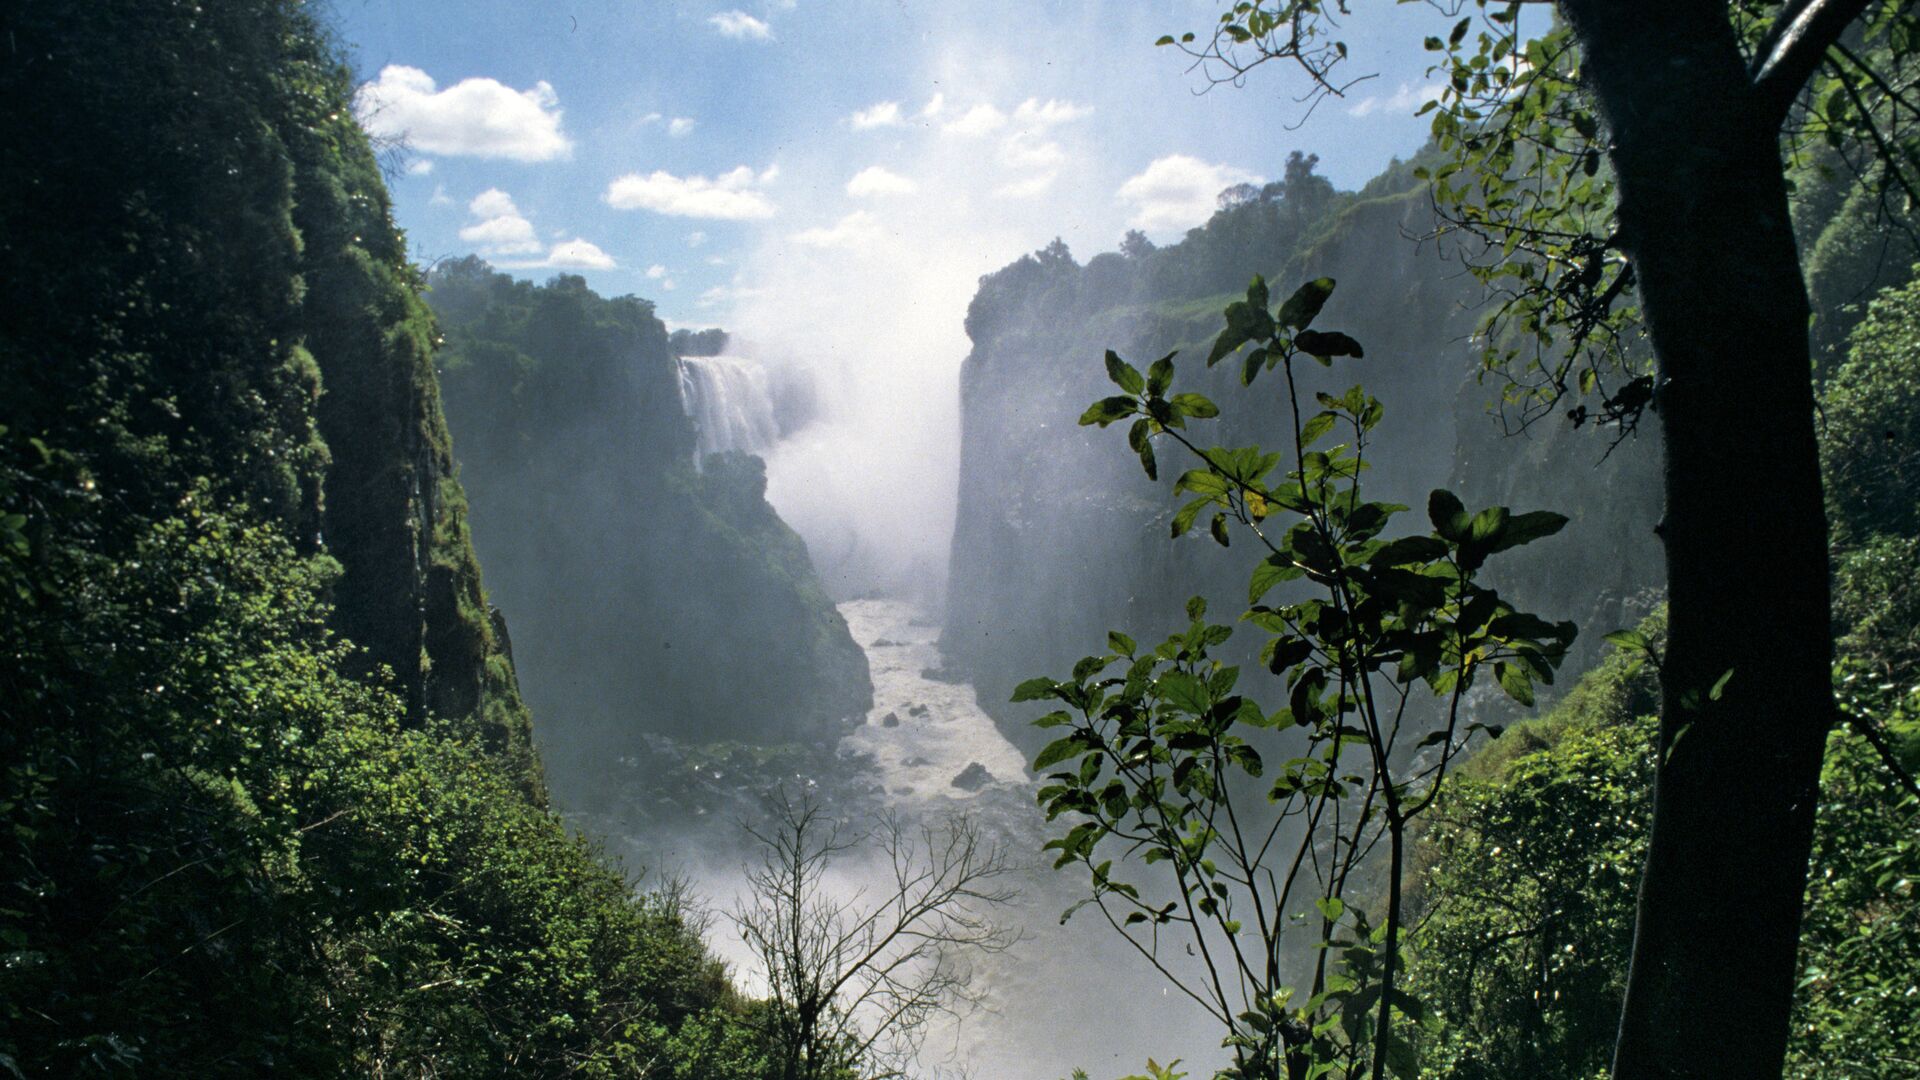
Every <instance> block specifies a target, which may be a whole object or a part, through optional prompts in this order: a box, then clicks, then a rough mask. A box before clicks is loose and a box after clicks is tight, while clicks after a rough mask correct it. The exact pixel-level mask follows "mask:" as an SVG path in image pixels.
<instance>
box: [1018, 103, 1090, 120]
mask: <svg viewBox="0 0 1920 1080" xmlns="http://www.w3.org/2000/svg"><path fill="white" fill-rule="evenodd" d="M1091 112H1093V106H1091V105H1076V104H1074V103H1073V102H1071V101H1059V100H1057V99H1055V98H1048V99H1047V100H1046V101H1045V102H1042V101H1041V100H1040V99H1039V98H1028V99H1027V100H1025V101H1023V102H1021V103H1020V107H1019V108H1017V109H1015V110H1013V122H1014V123H1016V124H1023V125H1027V126H1031V127H1051V126H1053V125H1054V124H1068V123H1072V122H1073V121H1075V120H1079V119H1081V118H1082V117H1084V116H1086V115H1088V114H1089V113H1091Z"/></svg>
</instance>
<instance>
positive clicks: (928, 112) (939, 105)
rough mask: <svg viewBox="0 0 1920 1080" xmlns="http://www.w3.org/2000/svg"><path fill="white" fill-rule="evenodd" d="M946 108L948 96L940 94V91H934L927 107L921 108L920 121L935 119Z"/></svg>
mask: <svg viewBox="0 0 1920 1080" xmlns="http://www.w3.org/2000/svg"><path fill="white" fill-rule="evenodd" d="M946 107H947V95H945V94H943V93H940V92H939V91H938V90H936V91H934V93H933V96H932V97H930V98H928V99H927V103H926V105H924V106H922V107H921V109H920V119H922V120H931V119H933V118H934V117H936V116H939V115H940V110H941V109H944V108H946Z"/></svg>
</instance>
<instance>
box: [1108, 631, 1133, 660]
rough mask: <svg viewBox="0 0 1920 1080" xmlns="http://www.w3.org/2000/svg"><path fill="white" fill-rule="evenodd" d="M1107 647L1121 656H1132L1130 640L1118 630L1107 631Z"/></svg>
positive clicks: (1131, 642)
mask: <svg viewBox="0 0 1920 1080" xmlns="http://www.w3.org/2000/svg"><path fill="white" fill-rule="evenodd" d="M1107 647H1108V648H1110V649H1112V650H1113V651H1114V652H1117V653H1119V654H1120V655H1121V656H1132V655H1133V651H1134V648H1135V645H1134V641H1133V639H1132V638H1130V637H1128V636H1127V635H1125V634H1123V633H1121V632H1120V631H1118V630H1109V631H1107Z"/></svg>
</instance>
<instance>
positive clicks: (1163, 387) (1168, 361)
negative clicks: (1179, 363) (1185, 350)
mask: <svg viewBox="0 0 1920 1080" xmlns="http://www.w3.org/2000/svg"><path fill="white" fill-rule="evenodd" d="M1178 355H1180V352H1179V350H1178V349H1176V350H1174V351H1173V352H1170V353H1168V354H1167V355H1165V356H1163V357H1161V358H1160V359H1158V360H1155V361H1154V362H1153V364H1152V365H1151V366H1150V367H1148V368H1147V395H1148V396H1149V397H1159V396H1161V395H1162V394H1165V393H1166V392H1167V387H1169V386H1172V385H1173V358H1174V357H1176V356H1178Z"/></svg>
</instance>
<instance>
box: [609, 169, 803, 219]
mask: <svg viewBox="0 0 1920 1080" xmlns="http://www.w3.org/2000/svg"><path fill="white" fill-rule="evenodd" d="M773 172H774V170H772V169H768V170H767V173H766V174H762V175H761V176H759V177H757V178H756V177H755V176H754V172H753V170H752V169H750V168H748V167H746V166H745V165H742V166H740V167H739V168H737V169H734V170H733V171H731V172H725V173H721V174H720V175H719V176H716V177H713V178H712V179H708V178H707V177H704V176H684V177H682V176H674V175H673V174H672V173H668V172H661V171H658V170H656V171H654V172H651V173H648V174H647V175H645V176H642V175H640V174H639V173H628V174H627V175H625V176H622V177H620V178H619V179H618V180H615V181H614V182H613V183H611V184H609V185H607V192H606V195H604V196H603V198H605V199H606V201H607V204H608V205H609V206H612V207H613V208H614V209H616V210H652V211H654V212H655V213H659V214H668V215H671V216H674V217H691V218H713V219H716V220H720V221H746V220H749V219H753V218H770V217H772V216H773V215H774V205H773V202H772V200H770V199H768V198H767V197H766V195H765V194H763V193H762V192H759V191H756V190H754V184H755V183H756V182H759V183H765V182H767V181H768V180H770V179H772V176H771V175H769V174H771V173H773Z"/></svg>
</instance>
